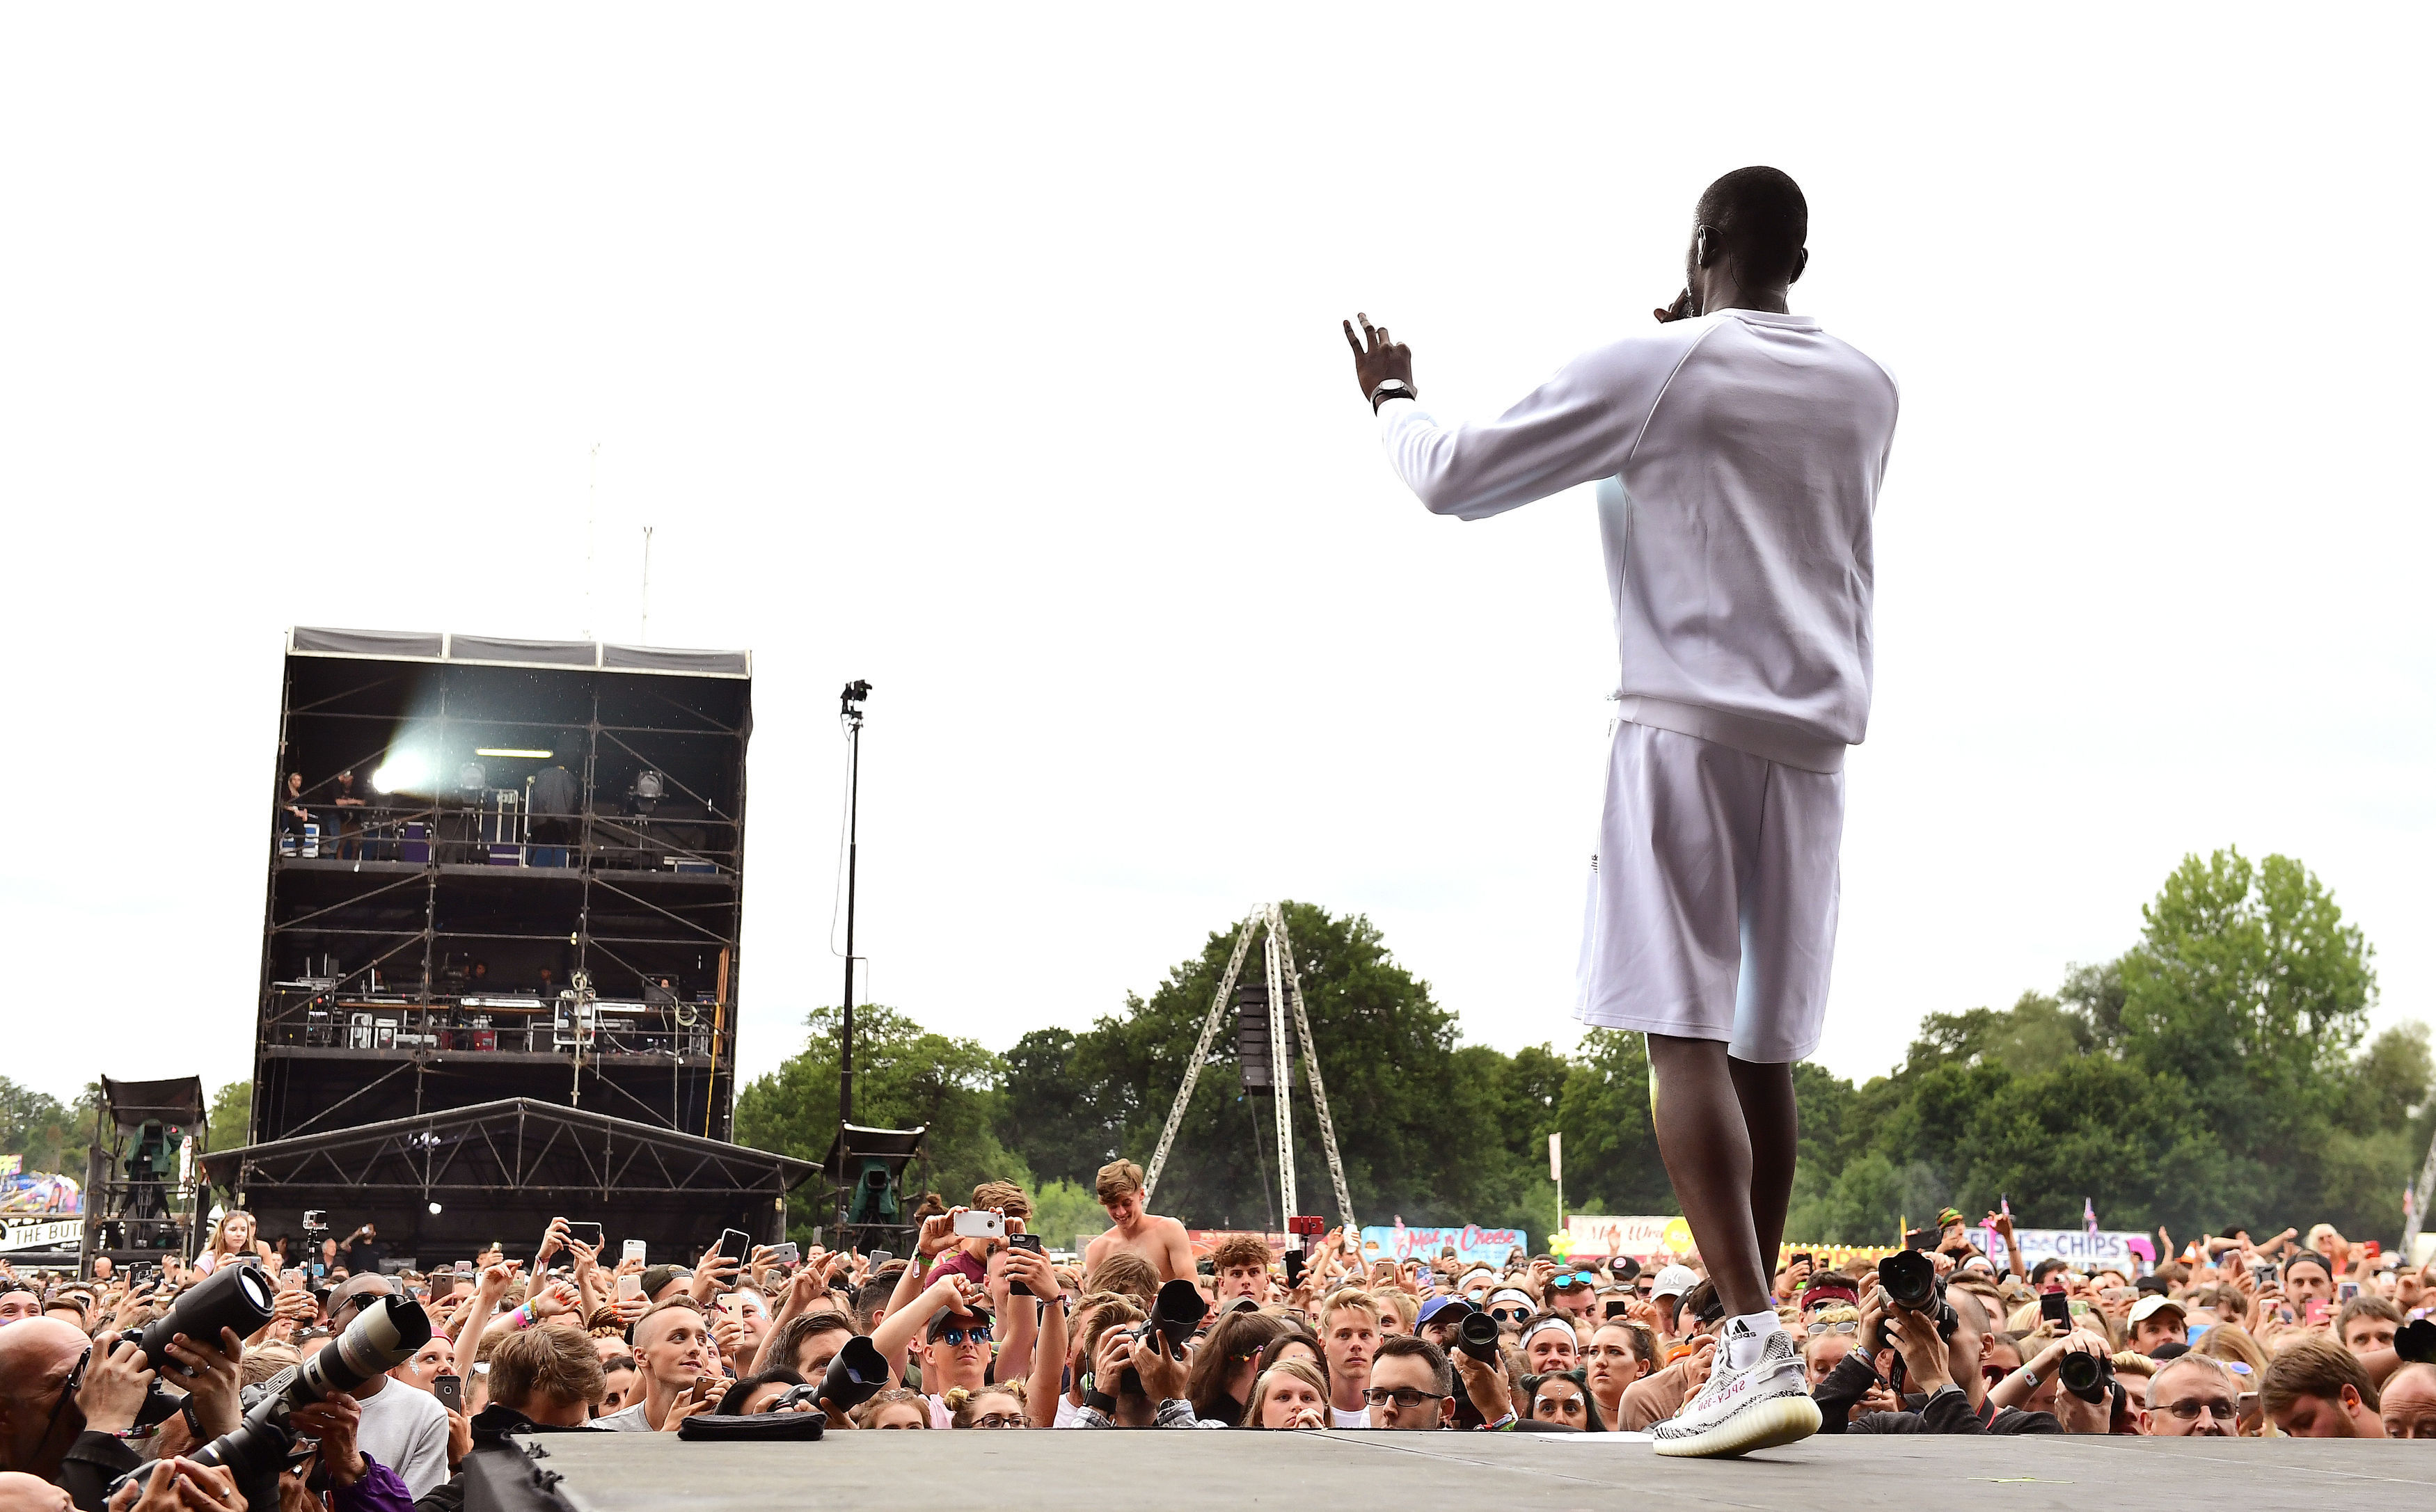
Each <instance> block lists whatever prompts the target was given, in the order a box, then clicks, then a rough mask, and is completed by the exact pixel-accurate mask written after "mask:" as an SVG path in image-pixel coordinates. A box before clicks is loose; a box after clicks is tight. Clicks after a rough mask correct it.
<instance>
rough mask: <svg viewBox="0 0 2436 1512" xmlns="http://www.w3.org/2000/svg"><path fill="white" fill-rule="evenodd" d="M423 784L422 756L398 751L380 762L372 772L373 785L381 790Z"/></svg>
mask: <svg viewBox="0 0 2436 1512" xmlns="http://www.w3.org/2000/svg"><path fill="white" fill-rule="evenodd" d="M421 786H423V758H422V757H420V756H414V755H412V754H411V753H408V752H400V753H399V754H398V755H396V756H392V757H390V758H389V759H388V760H386V761H384V762H382V763H381V764H380V769H379V770H378V771H376V772H374V773H373V787H374V789H376V790H377V791H381V792H398V791H404V790H406V789H409V788H420V787H421Z"/></svg>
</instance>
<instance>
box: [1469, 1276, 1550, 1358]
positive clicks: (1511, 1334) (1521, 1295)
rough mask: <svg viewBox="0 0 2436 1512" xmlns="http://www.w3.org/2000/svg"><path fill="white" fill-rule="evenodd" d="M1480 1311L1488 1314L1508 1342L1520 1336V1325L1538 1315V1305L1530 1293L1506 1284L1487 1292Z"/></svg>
mask: <svg viewBox="0 0 2436 1512" xmlns="http://www.w3.org/2000/svg"><path fill="white" fill-rule="evenodd" d="M1481 1311H1482V1312H1486V1313H1488V1317H1489V1321H1491V1322H1493V1323H1495V1324H1496V1325H1497V1331H1498V1332H1500V1333H1502V1334H1504V1335H1505V1339H1506V1342H1507V1343H1509V1344H1510V1343H1512V1342H1513V1341H1514V1340H1516V1339H1518V1338H1520V1337H1522V1325H1523V1324H1525V1323H1528V1322H1530V1321H1531V1320H1532V1319H1533V1318H1534V1317H1537V1316H1538V1315H1539V1312H1540V1305H1539V1303H1538V1302H1537V1301H1536V1300H1534V1299H1533V1297H1532V1295H1531V1294H1530V1293H1528V1292H1525V1291H1522V1290H1521V1289H1520V1288H1517V1287H1511V1286H1506V1287H1500V1288H1499V1289H1498V1290H1496V1291H1494V1292H1491V1293H1489V1294H1488V1297H1487V1298H1486V1299H1485V1302H1484V1304H1483V1306H1482V1307H1481Z"/></svg>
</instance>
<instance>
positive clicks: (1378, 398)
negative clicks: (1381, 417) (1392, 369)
mask: <svg viewBox="0 0 2436 1512" xmlns="http://www.w3.org/2000/svg"><path fill="white" fill-rule="evenodd" d="M1419 398H1420V395H1419V394H1418V392H1416V391H1414V389H1413V386H1412V385H1411V384H1409V383H1406V382H1405V381H1404V380H1403V379H1401V378H1387V379H1383V380H1382V381H1381V383H1380V384H1379V386H1378V387H1377V388H1375V389H1373V390H1371V391H1370V412H1371V413H1372V414H1374V415H1375V414H1377V413H1378V412H1379V407H1380V406H1381V405H1383V404H1385V403H1386V402H1387V401H1388V400H1390V399H1414V400H1418V399H1419Z"/></svg>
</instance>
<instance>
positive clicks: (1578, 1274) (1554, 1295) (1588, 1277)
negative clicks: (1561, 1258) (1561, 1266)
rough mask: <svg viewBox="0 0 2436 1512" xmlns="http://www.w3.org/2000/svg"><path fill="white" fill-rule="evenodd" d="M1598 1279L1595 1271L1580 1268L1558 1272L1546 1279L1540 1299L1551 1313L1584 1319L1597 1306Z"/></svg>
mask: <svg viewBox="0 0 2436 1512" xmlns="http://www.w3.org/2000/svg"><path fill="white" fill-rule="evenodd" d="M1598 1289H1599V1278H1598V1273H1597V1272H1596V1271H1593V1270H1591V1269H1589V1268H1588V1267H1580V1268H1576V1269H1574V1270H1569V1271H1559V1272H1557V1274H1556V1275H1555V1276H1552V1277H1549V1278H1548V1284H1547V1286H1546V1287H1545V1288H1544V1289H1543V1290H1542V1291H1541V1292H1540V1297H1541V1298H1542V1300H1543V1301H1544V1302H1545V1303H1546V1304H1547V1309H1548V1311H1549V1312H1562V1313H1564V1314H1565V1315H1566V1316H1568V1317H1576V1318H1586V1317H1589V1316H1590V1315H1591V1312H1592V1309H1594V1308H1596V1307H1597V1306H1598Z"/></svg>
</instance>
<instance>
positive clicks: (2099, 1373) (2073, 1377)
mask: <svg viewBox="0 0 2436 1512" xmlns="http://www.w3.org/2000/svg"><path fill="white" fill-rule="evenodd" d="M2056 1384H2058V1385H2060V1386H2062V1387H2063V1389H2064V1390H2066V1391H2069V1392H2071V1393H2072V1394H2073V1395H2074V1396H2076V1397H2079V1399H2081V1400H2083V1401H2085V1402H2088V1403H2089V1404H2090V1405H2092V1406H2096V1405H2097V1403H2099V1402H2101V1401H2104V1400H2106V1399H2108V1398H2109V1397H2112V1396H2114V1361H2113V1360H2111V1359H2109V1358H2108V1357H2107V1356H2105V1355H2102V1354H2083V1353H2082V1352H2081V1351H2079V1350H2078V1349H2076V1350H2074V1351H2072V1352H2071V1353H2070V1354H2067V1355H2065V1356H2064V1357H2063V1359H2062V1362H2061V1363H2060V1364H2057V1366H2056Z"/></svg>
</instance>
